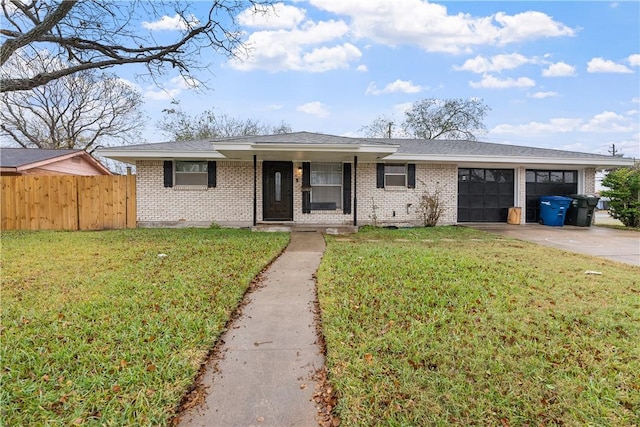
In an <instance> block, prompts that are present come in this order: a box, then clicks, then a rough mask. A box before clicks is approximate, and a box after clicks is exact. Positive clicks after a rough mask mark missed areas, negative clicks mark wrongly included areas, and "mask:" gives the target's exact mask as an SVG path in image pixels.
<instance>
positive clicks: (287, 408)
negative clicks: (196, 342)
mask: <svg viewBox="0 0 640 427" xmlns="http://www.w3.org/2000/svg"><path fill="white" fill-rule="evenodd" d="M323 252H324V239H323V237H322V235H321V234H320V233H315V232H293V233H291V242H290V243H289V246H288V247H287V249H286V250H285V252H284V253H283V254H282V255H280V257H279V258H278V259H277V260H276V261H275V262H274V263H273V264H272V265H271V267H270V268H269V269H268V270H267V272H266V274H265V278H264V282H263V285H264V286H263V287H260V288H258V289H257V290H255V291H254V292H252V293H250V294H249V295H248V301H247V304H246V305H245V306H244V307H243V308H242V312H241V315H240V316H239V317H238V318H237V319H236V320H235V321H234V322H233V325H232V326H231V327H230V328H229V330H228V331H227V332H226V333H225V334H224V335H223V336H222V340H223V344H222V347H221V349H220V351H219V353H218V354H216V357H215V360H211V361H210V362H209V363H208V364H207V366H206V371H205V373H204V375H203V378H202V381H203V383H204V384H203V385H204V386H205V387H207V390H206V396H205V399H204V403H203V404H202V405H201V406H197V407H194V408H192V409H190V410H188V411H185V412H184V413H182V414H180V415H179V418H180V423H179V425H180V426H225V427H232V426H243V427H244V426H314V425H316V426H317V425H318V422H317V420H316V415H317V410H316V407H315V403H314V401H313V393H314V387H315V383H314V380H313V375H314V373H315V372H316V370H318V369H320V368H322V366H323V364H324V356H323V355H322V353H321V349H320V347H319V345H318V343H317V336H316V327H315V318H314V301H315V281H314V277H313V275H314V274H315V272H316V270H317V269H318V266H319V264H320V260H321V258H322V254H323Z"/></svg>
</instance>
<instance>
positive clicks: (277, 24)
mask: <svg viewBox="0 0 640 427" xmlns="http://www.w3.org/2000/svg"><path fill="white" fill-rule="evenodd" d="M304 18H305V10H304V9H300V8H298V7H295V6H288V5H285V4H284V3H276V4H274V5H273V6H265V9H264V10H258V11H254V9H253V8H248V9H245V10H244V11H243V12H241V13H240V14H239V15H238V23H239V24H240V25H244V26H246V27H253V28H261V29H288V30H290V29H294V28H295V27H296V26H297V25H298V24H300V23H301V22H302V21H304Z"/></svg>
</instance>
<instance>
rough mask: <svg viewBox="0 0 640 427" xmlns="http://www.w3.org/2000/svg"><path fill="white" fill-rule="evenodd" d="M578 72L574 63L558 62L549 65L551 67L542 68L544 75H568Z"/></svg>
mask: <svg viewBox="0 0 640 427" xmlns="http://www.w3.org/2000/svg"><path fill="white" fill-rule="evenodd" d="M575 74H576V67H574V66H573V65H569V64H565V63H564V62H556V63H555V64H551V65H549V68H547V69H546V70H542V75H543V76H545V77H567V76H573V75H575Z"/></svg>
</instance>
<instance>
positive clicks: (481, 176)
mask: <svg viewBox="0 0 640 427" xmlns="http://www.w3.org/2000/svg"><path fill="white" fill-rule="evenodd" d="M513 179H514V172H513V169H473V168H459V169H458V222H507V215H508V213H509V208H510V207H512V206H513V201H514V181H513Z"/></svg>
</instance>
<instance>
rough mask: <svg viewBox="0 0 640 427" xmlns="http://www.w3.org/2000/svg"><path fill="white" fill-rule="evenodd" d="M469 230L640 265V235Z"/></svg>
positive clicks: (534, 227) (493, 227) (598, 230)
mask: <svg viewBox="0 0 640 427" xmlns="http://www.w3.org/2000/svg"><path fill="white" fill-rule="evenodd" d="M465 226H467V227H470V228H475V229H478V230H483V231H488V232H490V233H496V234H500V235H503V236H506V237H512V238H514V239H520V240H527V241H529V242H533V243H537V244H539V245H545V246H552V247H554V248H559V249H564V250H566V251H571V252H578V253H582V254H587V255H592V256H597V257H602V258H606V259H610V260H613V261H618V262H623V263H626V264H631V265H638V266H640V233H638V232H635V231H626V230H617V229H613V228H606V227H597V226H591V227H574V226H571V225H565V226H563V227H549V226H545V225H540V224H527V225H509V224H493V223H491V224H487V223H482V224H480V223H473V224H465Z"/></svg>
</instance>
